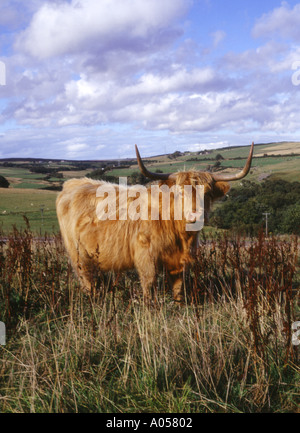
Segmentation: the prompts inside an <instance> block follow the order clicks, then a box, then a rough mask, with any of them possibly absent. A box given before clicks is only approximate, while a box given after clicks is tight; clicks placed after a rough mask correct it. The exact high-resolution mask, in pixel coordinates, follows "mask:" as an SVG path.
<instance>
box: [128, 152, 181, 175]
mask: <svg viewBox="0 0 300 433" xmlns="http://www.w3.org/2000/svg"><path fill="white" fill-rule="evenodd" d="M135 153H136V158H137V162H138V165H139V169H140V170H141V172H142V174H143V175H144V176H145V177H148V178H149V179H153V180H168V179H172V178H174V177H175V178H176V175H174V174H173V173H152V172H151V171H149V170H147V169H146V167H145V166H144V163H143V161H142V158H141V155H140V152H139V149H138V147H137V145H135Z"/></svg>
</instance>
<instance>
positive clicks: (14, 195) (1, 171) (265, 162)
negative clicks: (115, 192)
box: [0, 143, 300, 234]
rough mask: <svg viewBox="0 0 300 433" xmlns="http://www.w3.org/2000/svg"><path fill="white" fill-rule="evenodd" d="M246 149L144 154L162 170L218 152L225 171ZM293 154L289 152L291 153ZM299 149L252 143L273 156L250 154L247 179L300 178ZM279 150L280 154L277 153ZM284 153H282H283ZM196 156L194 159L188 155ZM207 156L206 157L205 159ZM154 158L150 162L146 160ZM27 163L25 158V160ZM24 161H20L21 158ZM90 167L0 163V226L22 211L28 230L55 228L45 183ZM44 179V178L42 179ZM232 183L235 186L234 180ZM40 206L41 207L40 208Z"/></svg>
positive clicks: (200, 164)
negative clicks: (47, 168)
mask: <svg viewBox="0 0 300 433" xmlns="http://www.w3.org/2000/svg"><path fill="white" fill-rule="evenodd" d="M248 152H249V147H248V146H246V147H240V148H229V149H228V150H222V149H217V150H214V151H213V152H212V153H210V154H208V155H198V154H197V153H192V154H190V153H188V154H183V155H182V156H180V157H178V158H177V159H176V160H171V159H169V158H168V157H167V156H166V155H162V156H156V157H153V158H147V161H149V164H147V166H148V167H149V169H150V170H152V171H155V170H157V169H160V170H162V171H163V172H176V171H179V170H184V169H185V170H189V169H197V170H207V167H208V165H211V166H212V165H213V164H214V163H215V158H216V155H217V154H221V155H222V156H223V157H224V158H225V159H224V160H222V161H221V164H222V165H221V168H224V169H226V172H230V171H236V170H238V169H239V168H241V167H242V166H243V165H244V163H245V159H239V160H236V159H232V158H246V157H247V155H248ZM292 153H293V154H294V156H291V154H292ZM299 153H300V144H299V143H270V144H263V145H256V147H255V150H254V156H259V155H260V156H263V155H277V157H270V156H266V157H260V158H254V159H253V163H252V168H251V172H250V174H249V175H248V177H247V179H248V180H251V181H254V182H261V180H262V179H263V178H266V177H271V178H276V179H278V178H282V179H284V180H288V181H300V170H299V164H300V156H296V154H299ZM279 154H281V155H282V156H278V155H279ZM283 155H285V156H283ZM192 158H197V161H189V159H192ZM205 158H206V159H207V158H209V159H210V160H205ZM151 160H152V161H153V160H155V161H156V162H155V163H153V164H151V163H150V161H151ZM28 163H29V162H28ZM22 164H23V165H24V161H22ZM61 164H63V166H64V167H66V166H69V167H72V166H71V164H70V163H69V162H68V161H63V162H62V163H60V162H56V163H54V162H52V164H51V168H54V167H57V168H59V167H60V166H61ZM91 170H92V169H86V168H85V169H84V170H78V169H77V170H73V169H72V170H70V171H66V170H65V171H63V170H62V171H61V172H59V173H61V174H62V175H63V179H59V178H57V177H55V174H53V175H51V177H48V178H45V174H44V175H43V174H37V173H31V172H30V171H29V169H26V168H24V166H23V167H19V166H18V165H17V166H16V167H5V166H1V164H0V175H2V176H4V177H6V178H7V179H8V180H9V182H10V183H11V185H10V188H9V189H5V188H0V227H2V230H4V231H5V232H7V231H8V230H10V229H11V227H12V225H13V224H15V225H16V226H17V227H19V228H24V227H25V220H24V218H23V215H25V216H26V218H28V220H29V222H30V225H31V228H32V230H33V231H34V232H35V233H37V234H39V233H43V234H44V233H53V232H57V231H58V222H57V218H56V211H55V200H56V197H57V192H55V191H46V190H45V189H42V188H45V187H51V186H53V185H58V184H59V183H61V182H63V181H64V180H67V179H70V178H72V177H82V176H85V175H87V174H88V173H89V172H91ZM134 171H135V172H136V171H138V167H137V165H136V161H132V165H131V167H130V168H126V169H120V168H114V169H112V170H110V171H108V172H107V174H109V175H113V176H116V177H119V176H122V177H123V176H130V175H131V174H132V173H133V172H134ZM45 179H46V180H45ZM235 186H237V187H238V186H239V185H238V184H237V185H236V184H235ZM41 209H43V210H41Z"/></svg>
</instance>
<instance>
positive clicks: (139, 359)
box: [0, 228, 299, 413]
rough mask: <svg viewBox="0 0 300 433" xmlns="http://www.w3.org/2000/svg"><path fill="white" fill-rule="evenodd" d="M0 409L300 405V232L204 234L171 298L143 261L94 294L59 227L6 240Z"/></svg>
mask: <svg viewBox="0 0 300 433" xmlns="http://www.w3.org/2000/svg"><path fill="white" fill-rule="evenodd" d="M0 245H1V246H0V320H1V321H3V322H5V324H6V327H7V344H6V346H0V410H1V412H116V413H117V412H171V413H174V412H181V413H184V412H186V413H188V412H190V413H192V412H297V411H299V365H298V347H299V346H293V345H292V340H291V333H292V330H291V324H292V323H293V322H294V321H295V320H297V316H298V320H299V306H298V304H297V302H298V299H299V298H298V287H299V280H297V278H299V274H297V270H298V257H297V253H298V245H297V239H296V238H293V239H290V241H289V242H283V241H281V240H279V239H277V238H272V239H270V240H266V239H264V237H263V235H260V236H259V237H258V238H256V239H252V240H246V239H241V238H236V239H228V238H227V237H224V236H223V237H222V238H219V239H213V240H209V241H207V240H206V239H202V241H201V243H200V246H199V250H198V253H197V256H196V259H195V263H194V264H193V266H192V268H191V269H190V270H187V271H186V273H185V282H184V283H185V292H186V298H187V303H186V306H184V307H178V306H176V305H174V304H173V302H172V300H171V295H170V293H169V290H168V286H167V281H166V279H165V278H164V273H161V274H160V275H159V277H158V279H157V287H156V289H157V297H156V301H155V302H154V305H153V306H151V307H146V306H145V305H144V304H143V302H142V296H141V290H140V285H139V282H138V279H137V276H136V274H135V272H128V273H126V274H123V275H119V276H116V275H114V274H110V275H105V276H100V277H99V279H98V283H97V286H98V288H99V289H98V290H97V291H95V292H94V293H93V294H92V295H91V296H88V295H86V294H84V293H82V291H81V290H80V289H79V284H78V282H77V280H76V278H75V276H74V275H73V272H72V270H71V268H70V266H69V264H68V261H67V259H66V256H65V253H64V249H63V245H62V243H61V240H60V238H59V237H51V238H48V239H44V240H39V241H36V240H34V239H33V236H32V233H31V232H30V230H29V228H27V229H26V230H25V231H23V232H21V233H20V232H19V231H17V230H16V229H15V230H14V231H13V232H12V233H11V235H10V236H9V237H8V239H6V241H5V242H2V243H1V244H0Z"/></svg>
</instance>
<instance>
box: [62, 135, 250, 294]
mask: <svg viewBox="0 0 300 433" xmlns="http://www.w3.org/2000/svg"><path fill="white" fill-rule="evenodd" d="M253 145H254V144H253V143H252V146H251V149H250V153H249V156H248V159H247V162H246V164H245V167H244V168H243V170H242V171H241V172H239V173H237V174H233V175H231V174H217V173H208V172H199V171H188V172H178V173H172V174H158V173H151V172H150V171H148V170H147V169H146V167H145V166H144V164H143V162H142V160H141V157H140V154H139V151H138V149H137V147H136V154H137V161H138V165H139V168H140V170H141V172H142V173H143V174H144V175H145V176H146V177H147V178H149V179H152V180H159V184H158V186H159V187H160V188H161V187H162V186H165V187H169V188H172V187H174V186H176V185H177V186H180V187H181V188H183V187H184V186H190V188H191V190H192V191H195V189H196V187H197V185H203V187H204V214H205V220H206V219H207V214H208V212H209V209H210V206H211V203H212V202H214V201H215V200H216V199H218V198H220V197H223V196H224V195H225V194H226V192H227V191H228V190H229V184H228V183H227V182H228V181H233V180H238V179H242V178H243V177H245V176H246V175H247V174H248V172H249V170H250V166H251V161H252V154H253ZM99 188H100V190H101V191H100V194H99ZM142 188H143V187H142V186H141V185H136V186H131V187H128V188H127V189H126V188H125V187H124V186H122V185H116V184H111V183H107V182H103V181H96V180H92V179H88V178H83V179H71V180H68V181H67V182H65V184H64V188H63V191H62V192H61V193H60V194H59V196H58V198H57V202H56V207H57V215H58V220H59V224H60V229H61V234H62V237H63V240H64V243H65V246H66V249H67V251H68V253H69V255H70V258H71V262H72V264H73V267H74V269H75V270H76V271H77V273H78V275H79V277H80V279H81V282H82V285H83V286H84V287H85V288H87V289H89V290H90V289H91V284H92V282H93V280H94V277H95V273H96V272H97V271H98V270H101V271H103V272H106V271H111V270H114V271H117V272H119V271H122V270H125V269H132V268H135V269H136V270H137V271H138V273H139V276H140V280H141V285H142V288H143V293H144V297H145V298H149V296H150V293H151V287H152V284H153V282H154V279H155V275H156V272H157V269H158V268H159V267H160V266H162V265H164V266H165V269H166V271H167V274H168V278H169V281H170V284H171V286H172V290H173V296H174V300H175V301H177V302H183V300H184V297H183V290H182V271H183V269H184V267H185V265H186V264H188V263H189V262H190V261H191V247H192V245H193V243H194V241H195V240H196V237H197V232H196V231H187V229H186V227H187V223H191V222H193V221H195V218H196V217H195V215H196V212H197V211H198V209H196V201H195V194H194V195H193V197H192V213H191V212H190V213H189V214H186V213H185V212H184V211H182V218H181V219H180V218H179V219H178V218H175V217H174V215H175V212H176V206H177V204H178V202H175V200H174V195H172V194H171V195H170V205H169V210H170V218H169V219H164V218H162V201H161V197H160V199H159V202H158V205H157V204H156V206H157V209H156V211H157V216H158V217H157V218H156V219H153V218H151V215H152V213H151V211H152V212H153V207H154V208H155V205H154V199H153V197H152V195H151V187H150V186H149V187H147V188H146V187H144V192H145V194H142V193H143V190H141V189H142ZM102 190H103V191H106V193H103V191H102ZM110 190H112V192H113V193H114V199H115V202H114V203H113V204H112V208H111V210H110V214H109V212H106V211H107V209H108V208H109V206H110V203H109V202H108V201H105V200H107V197H108V193H109V192H110ZM124 193H125V194H124ZM183 194H184V193H183ZM142 196H143V198H141V197H142ZM160 196H161V194H160ZM124 197H125V198H124ZM137 197H140V201H139V202H138V206H137V205H136V204H135V207H134V209H135V211H136V212H135V216H134V217H131V218H128V212H129V209H130V206H132V205H133V202H134V200H135V199H137ZM145 201H147V204H146V205H145ZM176 203H177V204H176ZM143 205H145V206H146V218H145V213H144V218H142V217H141V207H142V206H143ZM124 208H125V213H124V212H123V211H124ZM144 210H145V207H144ZM105 212H106V219H105V217H104V218H103V215H104V214H105ZM139 212H140V213H139ZM112 214H113V215H114V218H110V217H109V215H112Z"/></svg>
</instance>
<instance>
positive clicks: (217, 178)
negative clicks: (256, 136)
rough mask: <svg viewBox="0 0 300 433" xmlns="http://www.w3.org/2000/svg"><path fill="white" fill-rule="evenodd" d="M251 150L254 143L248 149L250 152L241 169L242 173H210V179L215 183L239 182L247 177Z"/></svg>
mask: <svg viewBox="0 0 300 433" xmlns="http://www.w3.org/2000/svg"><path fill="white" fill-rule="evenodd" d="M253 148H254V143H252V144H251V148H250V152H249V155H248V158H247V161H246V164H245V167H244V168H243V170H242V171H240V172H239V173H236V174H216V173H212V177H213V179H214V180H215V181H222V180H223V181H228V182H229V181H231V180H239V179H243V177H245V176H247V174H248V173H249V170H250V167H251V162H252V155H253Z"/></svg>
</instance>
